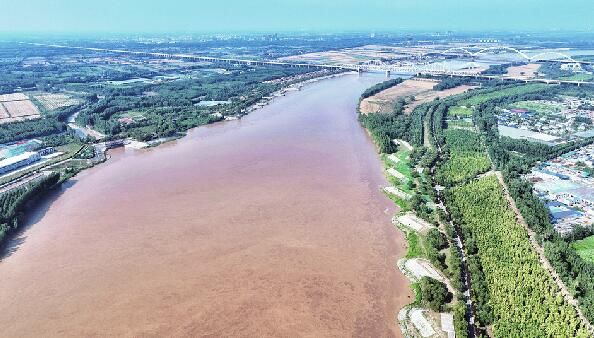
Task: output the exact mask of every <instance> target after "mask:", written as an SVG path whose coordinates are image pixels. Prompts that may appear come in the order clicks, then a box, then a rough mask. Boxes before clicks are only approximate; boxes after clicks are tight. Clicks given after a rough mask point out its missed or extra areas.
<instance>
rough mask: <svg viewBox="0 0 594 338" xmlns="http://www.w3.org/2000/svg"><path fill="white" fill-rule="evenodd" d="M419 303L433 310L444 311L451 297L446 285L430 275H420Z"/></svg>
mask: <svg viewBox="0 0 594 338" xmlns="http://www.w3.org/2000/svg"><path fill="white" fill-rule="evenodd" d="M419 286H420V289H421V303H422V304H423V306H425V307H428V308H430V309H431V310H433V311H435V312H441V311H444V309H445V305H444V304H446V303H448V302H449V300H450V299H451V298H452V294H451V293H450V292H449V291H448V288H447V287H446V285H445V284H444V283H442V282H440V281H438V280H436V279H433V278H430V277H422V278H421V280H420V281H419Z"/></svg>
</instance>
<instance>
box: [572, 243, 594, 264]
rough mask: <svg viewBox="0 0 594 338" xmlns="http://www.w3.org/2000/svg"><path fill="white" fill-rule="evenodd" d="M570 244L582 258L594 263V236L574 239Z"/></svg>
mask: <svg viewBox="0 0 594 338" xmlns="http://www.w3.org/2000/svg"><path fill="white" fill-rule="evenodd" d="M571 246H572V247H573V248H574V249H575V250H576V251H577V253H578V255H580V256H581V257H582V258H583V259H585V260H587V261H590V262H593V263H594V236H590V237H586V238H584V239H582V240H579V241H575V242H574V243H572V244H571Z"/></svg>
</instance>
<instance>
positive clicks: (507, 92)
mask: <svg viewBox="0 0 594 338" xmlns="http://www.w3.org/2000/svg"><path fill="white" fill-rule="evenodd" d="M546 86H547V85H546V84H542V83H531V84H527V85H522V86H514V87H509V88H504V89H500V90H495V91H487V92H484V93H481V94H477V95H474V96H472V97H470V98H468V99H466V100H464V101H462V102H461V105H462V106H477V105H479V104H481V103H485V102H487V101H490V100H494V99H499V98H503V97H508V96H514V95H522V94H528V93H535V92H538V91H541V90H543V89H545V88H546Z"/></svg>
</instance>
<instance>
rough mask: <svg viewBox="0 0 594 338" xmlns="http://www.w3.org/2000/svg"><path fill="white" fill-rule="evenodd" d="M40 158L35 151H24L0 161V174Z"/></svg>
mask: <svg viewBox="0 0 594 338" xmlns="http://www.w3.org/2000/svg"><path fill="white" fill-rule="evenodd" d="M40 159H41V155H39V153H37V152H26V153H22V154H21V155H17V156H12V157H9V158H7V159H4V160H2V161H0V175H1V174H5V173H7V172H9V171H13V170H15V169H18V168H20V167H24V166H26V165H29V164H31V163H34V162H37V161H39V160H40Z"/></svg>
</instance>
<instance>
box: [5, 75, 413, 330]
mask: <svg viewBox="0 0 594 338" xmlns="http://www.w3.org/2000/svg"><path fill="white" fill-rule="evenodd" d="M381 80H382V77H378V76H369V75H366V76H362V77H361V76H358V75H346V76H342V77H338V78H334V79H330V80H324V81H320V82H318V83H315V84H311V85H308V86H306V87H305V88H303V89H302V90H301V91H299V92H294V93H290V94H288V95H287V96H286V97H283V98H278V99H275V101H273V102H272V103H271V104H270V105H268V106H266V107H265V108H263V109H261V110H259V111H256V112H254V113H252V114H251V115H249V116H247V117H245V118H244V119H242V120H239V121H230V122H224V123H220V124H216V125H211V126H207V127H200V128H197V129H195V130H193V131H191V132H190V133H189V134H188V136H187V137H185V138H183V139H181V140H178V141H176V142H172V143H168V144H165V145H162V146H160V147H157V148H152V149H146V150H132V149H129V150H124V149H119V150H115V151H113V152H111V155H112V158H111V159H110V160H109V161H108V162H107V163H104V164H102V165H99V166H97V167H95V168H93V169H90V170H87V171H85V172H83V173H81V174H79V175H78V176H77V177H76V179H75V180H72V181H71V182H68V183H67V184H66V185H65V186H64V187H62V188H61V189H60V190H59V191H56V192H54V193H52V194H51V196H49V197H48V198H46V199H45V200H44V201H43V202H42V203H40V205H38V206H37V207H36V208H35V210H34V211H33V212H32V213H31V216H30V219H29V220H28V227H27V228H26V229H25V230H24V231H23V233H22V234H20V235H19V236H18V237H17V238H15V240H14V241H13V242H12V243H11V247H10V250H9V252H7V253H6V255H5V256H4V258H3V260H2V261H1V262H0V336H2V337H41V336H44V337H46V336H72V337H94V336H101V337H104V336H128V337H137V336H193V337H195V336H204V337H230V336H245V337H262V336H274V337H349V336H352V337H391V336H399V335H400V332H399V329H398V326H397V322H396V315H397V312H398V310H399V308H400V307H402V306H403V305H405V304H406V303H408V302H410V300H411V299H410V291H409V289H408V282H407V281H406V279H405V278H404V276H402V275H401V274H400V272H399V271H398V269H397V267H396V260H397V258H398V257H399V256H401V255H402V254H403V252H404V248H405V244H404V239H403V236H402V235H401V234H400V233H399V232H398V231H397V230H396V229H395V228H394V227H393V226H392V225H391V223H390V219H391V216H392V214H393V212H394V207H393V205H392V203H391V202H390V201H389V200H388V199H387V198H386V197H385V196H383V194H382V192H381V191H380V187H382V186H383V185H385V184H386V182H385V179H384V178H383V175H382V168H381V163H380V160H379V158H378V155H377V153H376V151H375V148H374V145H373V144H372V142H371V141H370V138H369V137H368V136H367V134H366V133H365V131H364V130H363V129H362V128H361V126H360V125H359V123H358V121H357V118H356V114H355V106H356V103H357V101H358V97H359V95H360V93H361V92H362V91H363V90H364V89H365V88H367V87H369V86H371V85H372V84H374V83H376V82H378V81H381Z"/></svg>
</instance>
